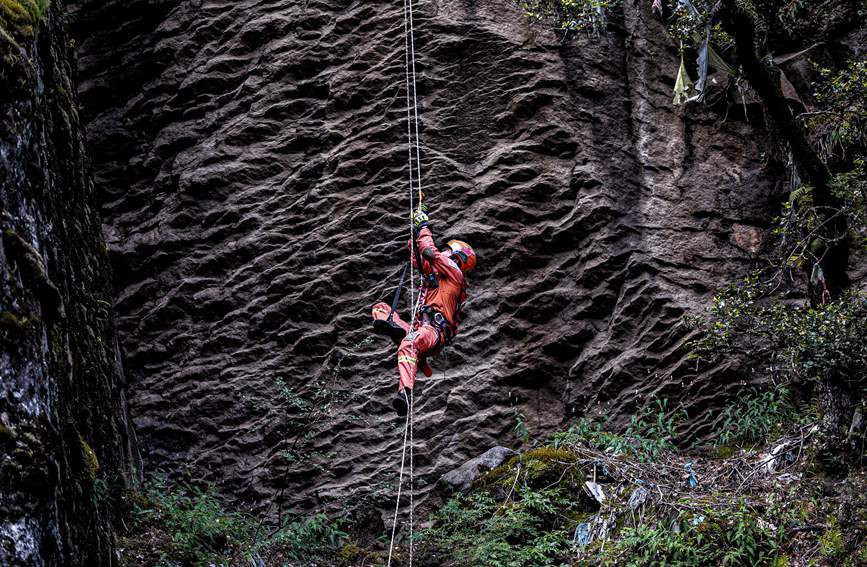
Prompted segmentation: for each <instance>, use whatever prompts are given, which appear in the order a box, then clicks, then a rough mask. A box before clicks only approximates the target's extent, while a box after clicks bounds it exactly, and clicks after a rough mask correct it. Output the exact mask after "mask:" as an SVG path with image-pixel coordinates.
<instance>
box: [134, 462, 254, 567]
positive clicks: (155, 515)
mask: <svg viewBox="0 0 867 567" xmlns="http://www.w3.org/2000/svg"><path fill="white" fill-rule="evenodd" d="M144 494H145V498H146V499H145V500H141V501H137V502H136V503H135V510H134V514H135V517H136V524H137V527H136V528H134V529H144V527H145V526H151V527H157V528H158V530H159V531H163V532H165V534H167V536H168V545H167V548H166V549H163V550H161V551H162V557H161V561H162V562H163V563H164V564H167V565H207V564H208V563H212V562H219V561H220V560H221V559H222V558H225V557H231V556H233V555H235V554H236V553H237V552H238V550H239V549H240V548H242V547H243V546H244V544H245V543H246V542H247V541H249V539H250V538H251V537H252V535H253V533H254V532H255V524H254V522H253V521H252V519H250V518H249V517H247V516H245V515H243V514H240V513H236V512H228V511H226V510H224V509H223V506H222V504H221V503H220V501H219V500H218V499H217V497H216V494H215V493H214V492H213V491H210V490H201V489H198V488H192V487H189V486H177V487H170V486H169V485H168V483H167V481H166V480H165V479H163V478H157V479H154V480H152V481H150V482H149V483H148V484H147V485H146V486H145V490H144Z"/></svg>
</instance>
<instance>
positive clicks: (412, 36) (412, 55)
mask: <svg viewBox="0 0 867 567" xmlns="http://www.w3.org/2000/svg"><path fill="white" fill-rule="evenodd" d="M404 1H405V2H408V3H409V47H410V63H411V66H412V108H413V113H414V114H415V165H416V170H417V171H418V175H417V176H416V182H417V183H418V204H419V206H421V150H420V149H419V138H420V135H419V129H418V99H417V97H416V86H415V30H414V29H413V25H412V0H404ZM404 25H405V24H404ZM407 97H409V92H407ZM420 269H421V267H419V270H420Z"/></svg>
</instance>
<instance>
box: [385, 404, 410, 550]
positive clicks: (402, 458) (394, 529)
mask: <svg viewBox="0 0 867 567" xmlns="http://www.w3.org/2000/svg"><path fill="white" fill-rule="evenodd" d="M407 431H409V413H407V414H406V425H404V426H403V451H402V452H401V455H400V477H399V478H398V480H397V502H395V503H394V522H393V523H392V524H391V544H390V545H389V547H388V567H391V555H392V553H393V552H394V535H395V534H396V533H397V511H398V509H399V508H400V491H401V488H403V465H404V462H405V459H406V434H407Z"/></svg>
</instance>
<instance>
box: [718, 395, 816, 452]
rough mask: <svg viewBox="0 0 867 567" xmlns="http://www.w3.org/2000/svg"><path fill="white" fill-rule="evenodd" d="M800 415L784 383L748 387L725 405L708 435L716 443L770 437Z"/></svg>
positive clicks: (733, 443)
mask: <svg viewBox="0 0 867 567" xmlns="http://www.w3.org/2000/svg"><path fill="white" fill-rule="evenodd" d="M799 418H800V416H799V414H798V411H797V410H796V408H795V406H794V405H793V404H792V403H791V402H790V401H789V391H788V389H786V388H784V387H779V388H771V389H769V390H765V391H761V390H758V389H757V388H749V389H747V390H744V391H741V392H740V393H739V394H738V396H737V397H736V398H735V399H734V400H732V401H731V402H730V403H729V404H727V405H726V406H725V408H724V409H723V411H722V413H721V414H720V416H719V418H718V420H717V424H716V427H715V429H714V432H713V434H712V437H713V438H714V444H715V445H716V446H718V447H720V446H728V445H743V444H745V443H756V442H759V441H764V440H770V439H769V438H770V437H772V436H774V435H775V434H776V435H779V434H780V433H782V431H783V428H784V427H785V426H786V425H787V424H789V423H793V422H795V421H798V420H799Z"/></svg>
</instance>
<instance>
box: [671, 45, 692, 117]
mask: <svg viewBox="0 0 867 567" xmlns="http://www.w3.org/2000/svg"><path fill="white" fill-rule="evenodd" d="M691 88H692V80H690V78H689V75H687V73H686V66H685V65H684V64H683V49H682V48H681V51H680V69H679V70H678V71H677V80H676V81H675V82H674V100H673V101H672V102H673V103H674V105H675V106H679V105H681V104H683V102H684V101H686V100H687V99H688V98H689V89H691Z"/></svg>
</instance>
